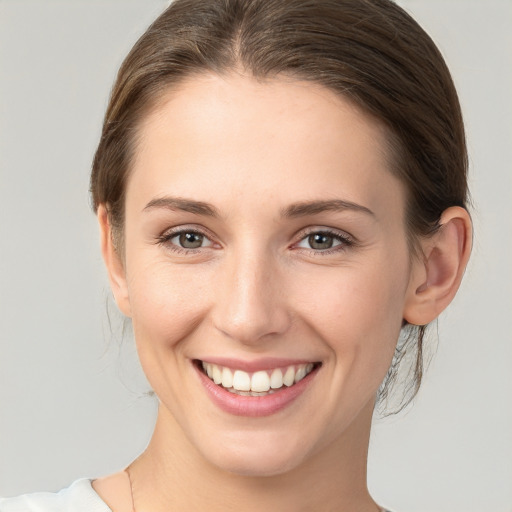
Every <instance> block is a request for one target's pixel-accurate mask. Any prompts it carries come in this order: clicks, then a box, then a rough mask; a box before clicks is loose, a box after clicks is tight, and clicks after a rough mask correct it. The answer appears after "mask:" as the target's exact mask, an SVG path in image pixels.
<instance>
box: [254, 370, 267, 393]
mask: <svg viewBox="0 0 512 512" xmlns="http://www.w3.org/2000/svg"><path fill="white" fill-rule="evenodd" d="M269 389H270V377H269V376H268V373H267V372H265V371H260V372H256V373H253V375H252V378H251V391H268V390H269Z"/></svg>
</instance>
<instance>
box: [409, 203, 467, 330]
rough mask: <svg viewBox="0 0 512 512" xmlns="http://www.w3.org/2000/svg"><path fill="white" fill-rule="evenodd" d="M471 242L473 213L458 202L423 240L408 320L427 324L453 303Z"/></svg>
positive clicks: (410, 285) (413, 322)
mask: <svg viewBox="0 0 512 512" xmlns="http://www.w3.org/2000/svg"><path fill="white" fill-rule="evenodd" d="M471 243H472V224H471V218H470V216H469V213H468V212H467V211H466V210H465V209H464V208H460V207H458V206H453V207H451V208H448V209H447V210H445V211H444V212H443V214H442V215H441V220H440V228H439V230H438V231H437V232H436V233H435V234H434V235H433V236H431V237H428V238H426V239H425V240H424V241H423V242H422V249H423V255H424V258H423V259H420V258H417V259H416V261H415V262H414V263H413V269H412V273H411V280H410V283H409V288H408V291H407V298H406V304H405V309H404V320H405V321H407V322H408V323H410V324H414V325H426V324H428V323H429V322H431V321H432V320H434V319H435V318H437V317H438V316H439V314H440V313H441V312H442V311H443V310H444V309H445V308H446V307H447V306H448V304H450V302H451V301H452V299H453V298H454V297H455V294H456V293H457V290H458V289H459V286H460V282H461V280H462V276H463V275H464V270H465V268H466V265H467V262H468V260H469V255H470V253H471Z"/></svg>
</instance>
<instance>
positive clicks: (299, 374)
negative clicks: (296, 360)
mask: <svg viewBox="0 0 512 512" xmlns="http://www.w3.org/2000/svg"><path fill="white" fill-rule="evenodd" d="M305 376H306V367H305V366H304V365H300V366H299V368H298V369H297V373H296V374H295V382H299V380H302V379H303V378H304V377H305Z"/></svg>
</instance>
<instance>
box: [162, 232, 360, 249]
mask: <svg viewBox="0 0 512 512" xmlns="http://www.w3.org/2000/svg"><path fill="white" fill-rule="evenodd" d="M182 234H193V235H200V236H202V237H204V238H206V239H207V240H208V241H210V242H211V244H213V242H212V241H211V237H210V235H209V234H208V233H206V232H204V231H202V230H200V229H197V228H190V229H187V228H183V227H179V228H175V229H173V230H171V231H167V232H165V233H163V234H162V235H160V236H158V237H157V239H156V243H157V244H159V245H165V246H166V247H167V248H168V249H169V250H171V251H173V252H176V253H178V254H197V252H199V251H200V250H201V249H204V247H198V248H196V249H187V248H185V247H180V246H179V245H177V244H175V243H171V240H172V239H173V238H176V237H177V236H179V235H182ZM311 235H324V236H328V237H332V238H333V239H334V240H335V241H338V242H340V243H339V244H338V245H335V246H334V247H332V248H329V249H317V250H316V249H313V248H309V249H307V248H303V247H298V244H300V243H301V242H303V241H304V240H306V239H307V238H308V237H310V236H311ZM355 245H356V241H355V240H354V239H353V238H352V237H350V236H349V235H347V234H342V233H340V232H339V231H334V230H331V229H311V230H310V231H305V232H302V233H301V237H300V239H299V241H298V242H296V243H294V244H293V246H292V248H293V249H294V250H305V251H307V252H309V253H311V254H313V255H315V256H327V255H330V254H333V253H337V252H341V251H344V250H346V249H347V248H349V247H352V246H355Z"/></svg>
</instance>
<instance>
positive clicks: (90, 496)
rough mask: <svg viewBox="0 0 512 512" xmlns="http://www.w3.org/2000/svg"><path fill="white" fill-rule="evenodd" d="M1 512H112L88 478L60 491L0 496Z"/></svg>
mask: <svg viewBox="0 0 512 512" xmlns="http://www.w3.org/2000/svg"><path fill="white" fill-rule="evenodd" d="M0 512H112V511H111V510H110V508H109V507H108V506H107V505H106V504H105V502H104V501H103V500H102V499H101V498H100V497H99V496H98V494H97V493H96V492H95V491H94V489H93V488H92V485H91V481H90V480H89V479H87V478H82V479H80V480H77V481H76V482H74V483H73V484H71V485H70V486H69V487H66V488H65V489H62V490H61V491H59V492H56V493H53V492H37V493H33V494H23V495H22V496H17V497H15V498H3V499H2V498H0Z"/></svg>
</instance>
